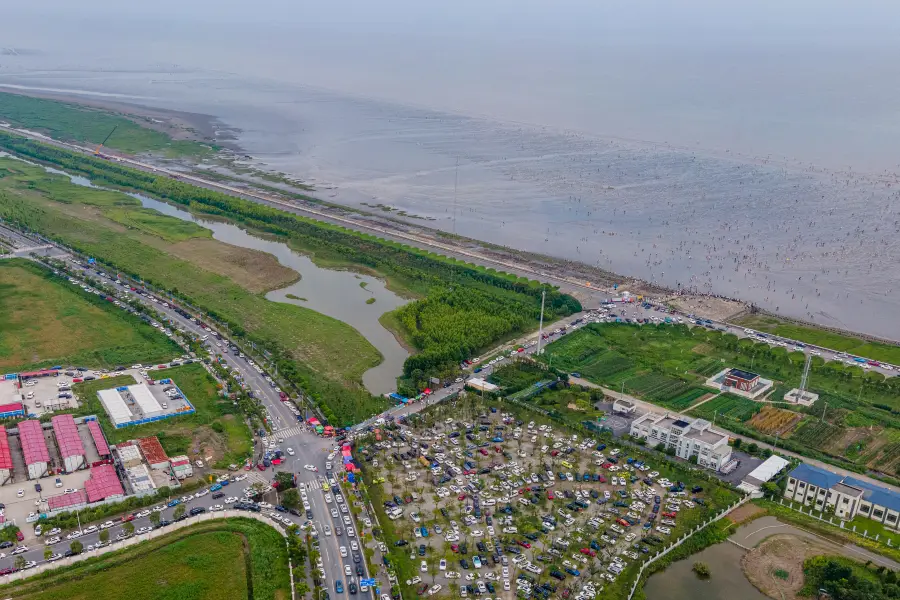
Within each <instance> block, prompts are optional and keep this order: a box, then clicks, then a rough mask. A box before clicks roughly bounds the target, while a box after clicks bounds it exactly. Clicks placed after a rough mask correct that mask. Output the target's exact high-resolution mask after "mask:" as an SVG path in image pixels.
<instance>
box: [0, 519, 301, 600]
mask: <svg viewBox="0 0 900 600" xmlns="http://www.w3.org/2000/svg"><path fill="white" fill-rule="evenodd" d="M235 517H242V518H245V519H255V520H257V521H259V522H260V523H264V524H266V525H269V526H270V527H272V528H274V529H275V530H276V531H278V532H279V533H280V534H281V535H282V537H284V538H287V535H288V534H287V532H286V531H285V530H284V524H282V523H277V525H276V522H275V521H273V520H272V519H270V518H269V517H268V516H266V515H264V514H261V513H254V512H247V511H239V510H226V511H222V512H214V513H211V512H206V513H201V514H199V515H195V516H193V517H188V518H186V519H184V520H183V521H178V522H176V523H172V524H170V525H166V526H165V527H161V528H159V529H154V530H153V531H151V532H150V533H144V534H141V535H135V536H132V537H130V538H128V539H125V540H122V541H119V542H115V541H114V542H111V543H110V544H109V546H105V547H103V548H101V549H100V550H99V551H97V550H92V551H90V552H87V551H85V552H82V553H81V554H76V555H75V556H70V557H68V558H61V559H59V560H58V561H56V562H52V563H47V562H45V563H44V564H41V565H38V566H37V567H35V568H33V569H28V570H26V571H16V572H15V573H10V574H9V575H4V576H2V577H0V584H2V585H6V584H8V583H13V582H15V581H21V580H23V579H28V578H30V577H33V576H35V575H38V574H40V573H44V572H46V571H51V570H53V569H58V568H60V567H67V566H69V565H74V564H76V563H79V562H82V561H85V560H87V559H89V558H93V557H95V556H100V555H102V554H107V553H108V552H115V551H118V550H122V549H124V548H128V547H129V546H134V545H135V544H140V543H141V542H144V541H147V540H152V539H154V538H158V537H160V536H163V535H167V534H169V533H172V532H173V531H177V530H179V529H183V528H184V527H188V526H190V525H194V524H196V523H201V522H204V521H213V520H217V519H229V518H235ZM286 544H287V540H285V545H286ZM288 571H289V573H290V578H291V599H292V600H296V592H295V586H294V566H293V564H292V562H291V559H290V557H289V558H288Z"/></svg>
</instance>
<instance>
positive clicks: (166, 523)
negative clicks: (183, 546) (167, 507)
mask: <svg viewBox="0 0 900 600" xmlns="http://www.w3.org/2000/svg"><path fill="white" fill-rule="evenodd" d="M171 524H172V521H166V520H162V521H160V522H159V525H157V528H159V527H165V526H166V525H171Z"/></svg>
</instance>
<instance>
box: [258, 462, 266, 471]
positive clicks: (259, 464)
mask: <svg viewBox="0 0 900 600" xmlns="http://www.w3.org/2000/svg"><path fill="white" fill-rule="evenodd" d="M256 468H257V469H259V470H260V471H265V470H266V467H265V465H263V464H262V463H257V465H256Z"/></svg>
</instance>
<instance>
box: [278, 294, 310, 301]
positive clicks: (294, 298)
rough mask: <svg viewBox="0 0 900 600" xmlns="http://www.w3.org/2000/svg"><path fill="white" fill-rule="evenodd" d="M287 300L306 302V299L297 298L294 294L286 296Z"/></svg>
mask: <svg viewBox="0 0 900 600" xmlns="http://www.w3.org/2000/svg"><path fill="white" fill-rule="evenodd" d="M284 296H285V298H290V299H291V300H300V301H302V302H306V301H307V300H306V298H301V297H300V296H296V295H294V294H285V295H284Z"/></svg>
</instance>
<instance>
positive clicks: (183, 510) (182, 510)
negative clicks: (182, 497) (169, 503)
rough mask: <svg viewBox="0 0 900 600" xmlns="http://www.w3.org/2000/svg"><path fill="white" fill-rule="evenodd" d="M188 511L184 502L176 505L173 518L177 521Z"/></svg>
mask: <svg viewBox="0 0 900 600" xmlns="http://www.w3.org/2000/svg"><path fill="white" fill-rule="evenodd" d="M186 512H187V509H186V508H185V507H184V504H179V505H178V506H176V507H175V512H173V513H172V518H174V519H175V520H176V521H177V520H178V519H180V518H181V517H183V516H184V513H186Z"/></svg>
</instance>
